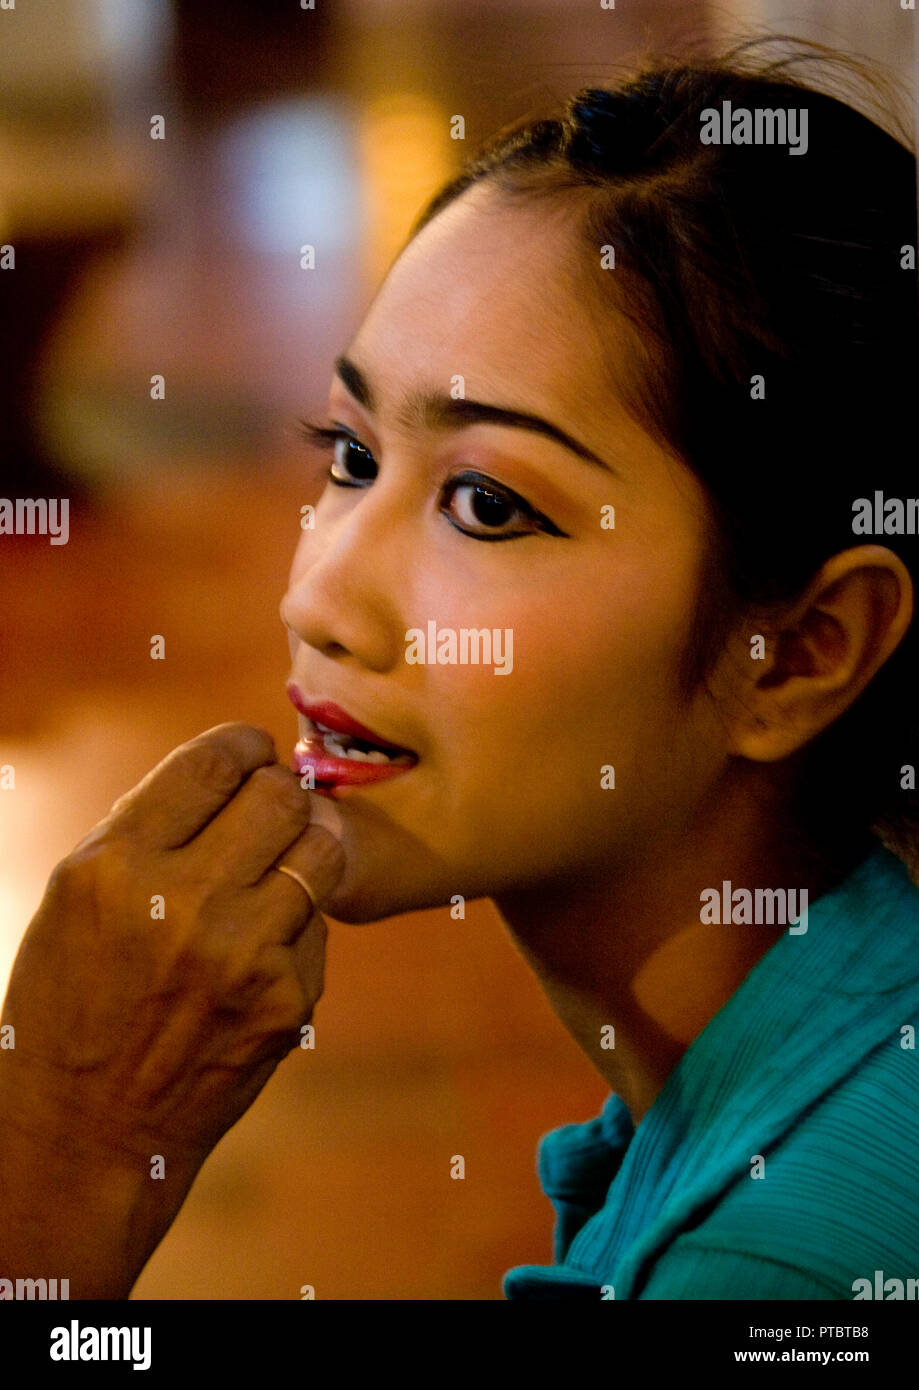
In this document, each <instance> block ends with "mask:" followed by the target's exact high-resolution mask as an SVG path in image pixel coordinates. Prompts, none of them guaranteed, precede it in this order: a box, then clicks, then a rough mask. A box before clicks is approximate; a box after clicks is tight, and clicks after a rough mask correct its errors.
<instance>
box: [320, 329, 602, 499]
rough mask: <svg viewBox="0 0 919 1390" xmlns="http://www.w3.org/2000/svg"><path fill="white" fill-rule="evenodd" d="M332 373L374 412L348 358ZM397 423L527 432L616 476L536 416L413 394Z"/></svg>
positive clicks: (337, 361)
mask: <svg viewBox="0 0 919 1390" xmlns="http://www.w3.org/2000/svg"><path fill="white" fill-rule="evenodd" d="M335 373H336V375H337V376H339V377H340V378H341V380H342V381H343V382H344V384H345V386H347V388H348V390H349V391H350V392H351V395H352V396H353V397H354V399H355V400H356V401H357V402H358V404H359V405H362V406H363V407H364V408H365V410H370V411H374V412H375V411H376V408H377V407H376V397H375V396H374V393H373V389H372V388H371V385H370V382H369V381H368V380H367V378H366V376H365V375H364V373H363V372H362V371H361V369H360V368H359V367H358V366H357V364H356V363H354V362H352V361H351V359H350V358H349V357H345V356H341V357H337V358H336V359H335ZM398 418H399V421H400V423H401V424H403V425H404V426H405V427H406V428H407V429H411V428H414V427H418V426H420V427H421V428H427V429H460V428H462V426H464V425H503V426H505V427H506V428H509V429H518V430H530V431H532V433H533V434H541V435H545V437H546V438H547V439H552V440H554V441H555V443H556V444H561V445H563V446H564V448H566V449H569V450H570V451H571V453H573V454H576V455H577V457H578V458H580V459H584V460H585V462H587V463H590V464H593V465H594V466H595V467H597V468H602V469H604V470H605V471H606V472H607V473H613V474H615V473H616V469H615V468H613V467H612V465H611V464H609V463H607V462H606V460H605V459H602V458H600V456H599V454H595V453H594V452H593V450H592V449H588V448H587V446H586V445H585V444H581V443H580V442H579V441H578V440H577V439H574V438H573V437H572V436H571V435H570V434H567V433H566V431H565V430H563V429H560V428H559V426H558V425H553V424H552V422H551V420H544V419H543V418H542V416H540V415H532V414H530V412H529V411H526V410H508V409H506V408H505V407H504V406H500V405H486V404H485V402H484V401H469V400H466V399H465V398H460V399H459V400H454V398H453V397H452V396H447V395H443V394H440V393H438V392H436V391H415V392H411V393H409V395H408V396H406V398H405V401H404V403H403V406H402V409H401V411H400V412H399V417H398Z"/></svg>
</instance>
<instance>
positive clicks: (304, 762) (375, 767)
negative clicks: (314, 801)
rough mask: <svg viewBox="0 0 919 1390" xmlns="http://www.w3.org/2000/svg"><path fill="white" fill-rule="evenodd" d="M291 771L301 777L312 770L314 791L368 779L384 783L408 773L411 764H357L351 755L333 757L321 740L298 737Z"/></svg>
mask: <svg viewBox="0 0 919 1390" xmlns="http://www.w3.org/2000/svg"><path fill="white" fill-rule="evenodd" d="M292 766H293V770H294V772H296V773H297V775H298V776H299V777H302V776H303V775H304V773H305V772H306V771H307V769H308V768H311V769H312V772H313V780H314V782H315V784H316V786H315V789H316V791H317V792H323V791H325V792H330V791H334V790H335V789H336V788H337V787H366V786H368V785H369V784H370V783H371V782H385V781H387V780H388V779H389V778H390V777H398V776H399V774H400V773H402V772H411V770H412V768H413V767H415V766H416V764H415V763H360V762H356V761H355V760H354V759H353V758H336V757H333V755H332V754H331V753H329V752H327V751H326V748H325V745H324V744H323V743H322V742H313V741H311V740H309V739H301V740H300V742H299V743H298V744H297V745H296V747H295V748H294V756H293V760H292Z"/></svg>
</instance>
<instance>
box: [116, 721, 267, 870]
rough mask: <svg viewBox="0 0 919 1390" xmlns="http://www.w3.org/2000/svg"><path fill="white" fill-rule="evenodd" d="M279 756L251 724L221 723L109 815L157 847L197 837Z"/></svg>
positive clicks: (118, 825)
mask: <svg viewBox="0 0 919 1390" xmlns="http://www.w3.org/2000/svg"><path fill="white" fill-rule="evenodd" d="M276 756H277V753H276V750H275V746H274V740H273V739H272V738H271V735H270V734H267V733H265V731H264V729H256V728H255V727H254V726H253V725H251V724H243V723H233V724H218V725H217V726H216V727H215V728H213V729H208V730H207V731H206V732H205V733H203V734H199V735H198V737H197V738H193V739H190V740H189V741H188V742H187V743H183V744H181V745H180V747H178V748H175V749H173V751H172V752H171V753H170V754H169V756H168V757H166V758H164V759H163V761H162V762H161V763H158V764H157V766H156V767H155V768H154V769H153V771H152V772H149V773H148V774H147V776H146V777H145V778H144V779H143V781H141V782H139V783H138V784H137V786H136V787H134V788H133V790H132V791H130V792H128V793H127V794H126V795H125V796H123V797H121V798H119V800H118V801H116V802H115V804H114V806H113V807H112V809H111V811H110V812H109V815H108V816H107V817H106V821H105V825H106V827H107V828H109V829H114V830H117V831H127V832H128V833H130V834H131V835H132V836H134V837H136V838H137V839H138V840H140V841H141V842H142V843H144V844H146V845H149V846H150V847H151V848H157V849H175V848H178V847H179V846H181V845H185V844H187V843H188V841H189V840H191V839H193V838H194V837H195V836H196V835H197V834H198V833H199V832H200V831H201V830H202V829H203V827H204V826H206V825H207V824H208V822H209V821H210V820H211V819H212V818H213V817H214V816H215V815H216V814H217V813H218V811H220V809H221V807H223V806H225V805H226V803H227V802H228V801H229V800H230V798H231V797H232V796H233V795H234V794H235V793H236V791H237V790H238V789H239V787H240V786H241V785H242V784H243V782H244V781H245V780H246V778H247V777H249V776H250V774H251V773H253V772H255V771H256V769H257V768H259V767H262V766H264V765H265V764H266V763H271V762H274V760H275V758H276Z"/></svg>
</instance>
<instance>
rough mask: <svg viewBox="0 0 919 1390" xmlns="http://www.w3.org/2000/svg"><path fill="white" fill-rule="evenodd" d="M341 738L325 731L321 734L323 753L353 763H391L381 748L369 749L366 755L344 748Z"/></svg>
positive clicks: (362, 752)
mask: <svg viewBox="0 0 919 1390" xmlns="http://www.w3.org/2000/svg"><path fill="white" fill-rule="evenodd" d="M320 727H321V726H320ZM342 737H343V735H341V734H333V733H331V732H327V731H323V733H322V743H323V746H324V748H325V751H326V752H327V753H330V754H331V755H332V757H333V758H348V759H349V760H350V761H351V762H353V763H388V762H390V761H391V760H390V759H389V758H388V757H387V756H386V754H385V753H384V752H383V750H382V748H371V749H370V751H369V752H367V753H365V752H364V750H363V749H362V748H346V747H345V746H344V744H343V743H341V741H340V740H341V738H342Z"/></svg>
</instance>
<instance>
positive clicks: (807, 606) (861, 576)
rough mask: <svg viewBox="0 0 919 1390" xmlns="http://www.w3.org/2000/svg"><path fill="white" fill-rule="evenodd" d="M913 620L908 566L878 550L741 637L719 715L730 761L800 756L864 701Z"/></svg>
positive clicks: (850, 553) (830, 571)
mask: <svg viewBox="0 0 919 1390" xmlns="http://www.w3.org/2000/svg"><path fill="white" fill-rule="evenodd" d="M912 616H913V584H912V580H911V578H910V574H909V571H908V569H907V568H906V566H905V565H904V563H903V561H902V560H901V559H900V558H899V556H898V555H895V554H894V552H893V551H892V550H888V549H887V547H886V546H880V545H859V546H854V547H853V548H852V549H851V550H844V551H841V552H840V553H839V554H838V555H834V556H833V557H832V558H831V559H830V560H828V561H827V562H826V564H825V565H823V566H822V567H821V569H820V571H819V572H818V574H817V575H816V576H815V578H814V579H813V580H812V582H811V583H810V584H809V585H808V587H807V590H806V591H805V592H804V593H803V594H802V595H801V597H800V598H799V599H797V600H795V601H794V603H793V604H792V605H791V606H790V607H787V608H785V609H784V610H783V612H782V614H781V617H780V618H778V619H776V620H774V621H773V622H772V623H771V624H770V625H769V630H768V631H767V630H766V629H765V628H763V629H760V630H759V632H760V634H761V635H762V637H763V638H764V643H765V659H758V658H757V656H756V652H757V650H758V649H760V648H761V647H762V646H763V643H762V642H761V643H756V642H755V641H754V640H753V639H754V637H755V636H756V635H757V634H756V633H755V632H754V631H753V630H749V624H748V630H747V631H745V632H741V631H739V630H738V631H737V632H735V635H734V638H733V641H732V646H731V662H730V669H731V686H732V691H731V694H732V695H733V699H731V700H730V701H729V703H728V704H727V706H722V709H723V717H724V718H725V729H726V732H727V734H728V736H729V740H730V744H729V751H730V752H732V753H735V754H737V755H739V756H741V757H744V758H749V759H751V760H752V761H754V762H773V761H776V760H778V759H779V758H784V757H787V756H788V754H790V753H793V752H795V751H796V750H797V749H799V748H802V747H803V746H804V744H806V743H808V742H809V741H810V740H811V739H812V738H814V737H815V736H816V735H817V734H819V733H821V732H822V731H823V730H824V729H825V728H826V727H827V725H829V724H832V723H833V721H834V720H835V719H838V718H839V716H840V715H841V714H843V713H844V711H845V710H846V709H848V707H849V706H850V705H851V704H852V703H853V702H854V701H855V700H856V699H857V698H858V696H859V695H860V694H861V693H862V691H863V690H864V688H865V686H866V685H867V684H868V682H869V681H870V680H871V678H872V677H873V676H874V674H875V673H876V672H877V671H878V670H879V668H880V667H881V666H882V665H883V664H884V662H885V661H886V660H887V658H888V657H889V656H890V654H891V652H893V651H894V649H895V648H896V647H897V645H898V644H899V642H900V641H901V639H902V637H903V635H904V633H905V632H906V630H907V628H908V627H909V624H910V620H911V618H912Z"/></svg>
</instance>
